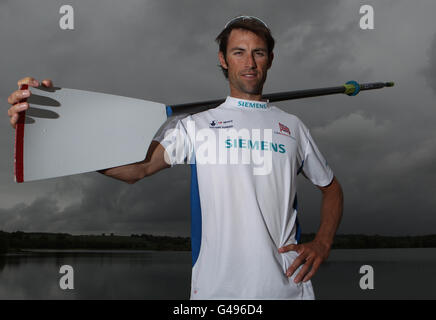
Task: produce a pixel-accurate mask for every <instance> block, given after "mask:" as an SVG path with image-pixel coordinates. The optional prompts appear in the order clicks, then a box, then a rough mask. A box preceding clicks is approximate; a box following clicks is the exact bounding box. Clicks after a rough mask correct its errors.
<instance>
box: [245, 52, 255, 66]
mask: <svg viewBox="0 0 436 320" xmlns="http://www.w3.org/2000/svg"><path fill="white" fill-rule="evenodd" d="M245 66H246V67H247V68H249V69H256V60H255V59H254V56H253V55H252V54H247V59H246V60H245Z"/></svg>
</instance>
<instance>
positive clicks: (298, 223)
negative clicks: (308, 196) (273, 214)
mask: <svg viewBox="0 0 436 320" xmlns="http://www.w3.org/2000/svg"><path fill="white" fill-rule="evenodd" d="M301 167H303V165H301ZM292 207H293V208H294V210H295V211H296V212H297V208H298V200H297V194H295V198H294V204H293V206H292ZM295 225H296V227H297V231H296V233H295V241H297V243H300V239H301V227H300V222H299V221H298V216H297V217H296V218H295Z"/></svg>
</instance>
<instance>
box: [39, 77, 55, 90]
mask: <svg viewBox="0 0 436 320" xmlns="http://www.w3.org/2000/svg"><path fill="white" fill-rule="evenodd" d="M41 83H42V85H43V86H44V87H47V88H51V87H53V81H51V80H50V79H44V80H42V81H41Z"/></svg>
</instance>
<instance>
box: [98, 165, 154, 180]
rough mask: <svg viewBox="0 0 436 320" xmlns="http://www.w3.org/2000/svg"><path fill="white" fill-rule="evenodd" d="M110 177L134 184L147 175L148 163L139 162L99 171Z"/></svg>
mask: <svg viewBox="0 0 436 320" xmlns="http://www.w3.org/2000/svg"><path fill="white" fill-rule="evenodd" d="M97 172H99V173H102V174H104V175H106V176H108V177H111V178H114V179H117V180H121V181H124V182H127V183H129V184H133V183H135V182H137V181H138V180H140V179H142V178H143V177H144V176H145V175H146V163H144V162H139V163H133V164H129V165H125V166H119V167H114V168H109V169H104V170H99V171H97Z"/></svg>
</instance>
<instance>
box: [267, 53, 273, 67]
mask: <svg viewBox="0 0 436 320" xmlns="http://www.w3.org/2000/svg"><path fill="white" fill-rule="evenodd" d="M273 60H274V52H271V54H270V55H269V61H268V69H269V68H271V66H272V62H273Z"/></svg>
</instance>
